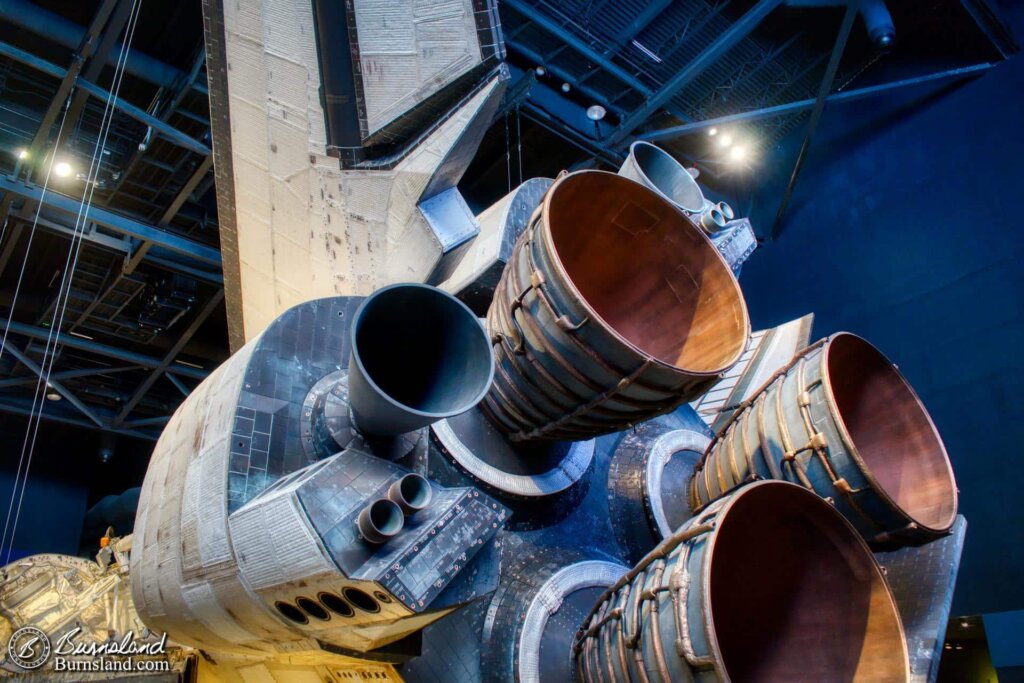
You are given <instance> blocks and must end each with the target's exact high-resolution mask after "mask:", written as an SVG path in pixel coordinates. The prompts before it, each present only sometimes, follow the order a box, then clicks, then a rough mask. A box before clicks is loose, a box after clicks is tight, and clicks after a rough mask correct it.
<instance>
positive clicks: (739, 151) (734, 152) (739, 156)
mask: <svg viewBox="0 0 1024 683" xmlns="http://www.w3.org/2000/svg"><path fill="white" fill-rule="evenodd" d="M746 158H747V148H746V147H744V146H743V145H736V146H735V147H733V148H732V149H730V150H729V159H731V160H732V161H743V160H744V159H746Z"/></svg>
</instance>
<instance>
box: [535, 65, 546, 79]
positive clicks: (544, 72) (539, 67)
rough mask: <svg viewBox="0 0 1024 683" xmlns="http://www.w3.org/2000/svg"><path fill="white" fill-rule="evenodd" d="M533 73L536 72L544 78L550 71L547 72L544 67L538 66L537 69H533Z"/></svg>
mask: <svg viewBox="0 0 1024 683" xmlns="http://www.w3.org/2000/svg"><path fill="white" fill-rule="evenodd" d="M533 72H534V73H535V74H537V75H538V76H543V75H544V74H546V73H547V72H548V70H547V69H545V68H544V67H543V66H541V65H538V66H536V67H535V68H534V69H533Z"/></svg>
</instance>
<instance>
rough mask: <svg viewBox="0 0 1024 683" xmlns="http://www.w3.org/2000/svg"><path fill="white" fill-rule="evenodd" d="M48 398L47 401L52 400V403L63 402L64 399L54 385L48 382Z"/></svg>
mask: <svg viewBox="0 0 1024 683" xmlns="http://www.w3.org/2000/svg"><path fill="white" fill-rule="evenodd" d="M46 398H47V400H50V401H59V400H61V399H62V398H64V397H63V396H61V395H60V393H59V392H58V391H57V390H56V389H54V388H53V385H52V384H50V383H49V382H47V383H46Z"/></svg>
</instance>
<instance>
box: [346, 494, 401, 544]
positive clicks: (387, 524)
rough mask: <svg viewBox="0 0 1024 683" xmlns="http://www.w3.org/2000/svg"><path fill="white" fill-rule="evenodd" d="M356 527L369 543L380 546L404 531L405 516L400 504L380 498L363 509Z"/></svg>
mask: <svg viewBox="0 0 1024 683" xmlns="http://www.w3.org/2000/svg"><path fill="white" fill-rule="evenodd" d="M356 526H357V527H359V533H360V534H361V535H362V537H363V539H364V540H366V542H367V543H373V544H375V545H380V544H381V543H386V542H387V540H388V539H389V538H392V537H393V536H396V535H397V534H398V532H399V531H401V530H402V527H403V526H405V516H404V515H403V514H402V508H400V507H399V506H398V503H396V502H394V501H392V500H388V499H387V498H378V499H377V500H375V501H373V502H372V503H370V504H369V505H367V506H366V507H364V508H363V509H362V511H361V512H360V513H359V517H358V518H357V519H356Z"/></svg>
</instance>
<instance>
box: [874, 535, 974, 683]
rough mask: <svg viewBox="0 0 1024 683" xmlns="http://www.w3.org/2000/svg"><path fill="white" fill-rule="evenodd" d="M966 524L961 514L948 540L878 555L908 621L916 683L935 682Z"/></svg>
mask: <svg viewBox="0 0 1024 683" xmlns="http://www.w3.org/2000/svg"><path fill="white" fill-rule="evenodd" d="M966 534H967V520H966V519H964V516H963V515H957V517H956V522H954V523H953V528H952V529H951V530H950V533H949V535H948V536H945V537H944V538H940V539H938V540H937V541H932V542H931V543H926V544H925V545H922V546H917V547H909V548H901V549H899V550H892V551H888V552H880V553H875V558H876V559H877V560H878V563H879V564H881V565H882V566H883V567H884V568H885V570H886V578H887V579H888V581H889V587H890V588H891V589H892V592H893V596H894V597H895V598H896V606H897V607H898V608H899V610H900V617H901V618H902V619H903V630H904V631H905V632H906V635H907V649H908V650H909V652H910V677H911V681H913V683H934V681H935V678H936V676H938V675H939V657H940V656H941V654H942V643H943V641H944V640H945V637H946V622H948V621H949V611H950V608H951V607H952V605H953V589H954V588H955V586H956V575H957V570H958V569H959V568H960V555H961V553H962V552H963V549H964V537H965V536H966Z"/></svg>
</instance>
